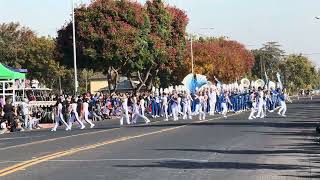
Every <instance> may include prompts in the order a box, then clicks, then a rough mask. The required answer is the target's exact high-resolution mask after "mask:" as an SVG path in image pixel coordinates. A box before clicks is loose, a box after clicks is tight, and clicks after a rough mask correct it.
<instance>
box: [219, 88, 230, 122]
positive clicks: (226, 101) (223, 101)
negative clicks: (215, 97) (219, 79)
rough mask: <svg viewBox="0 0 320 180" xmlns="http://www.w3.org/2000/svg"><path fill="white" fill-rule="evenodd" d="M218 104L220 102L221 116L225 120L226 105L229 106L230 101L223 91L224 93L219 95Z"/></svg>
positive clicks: (226, 93) (227, 94)
mask: <svg viewBox="0 0 320 180" xmlns="http://www.w3.org/2000/svg"><path fill="white" fill-rule="evenodd" d="M220 102H221V107H222V113H221V114H222V115H223V117H224V118H227V113H228V106H227V104H230V105H232V104H231V102H230V99H229V93H228V92H227V91H225V92H224V93H221V95H220Z"/></svg>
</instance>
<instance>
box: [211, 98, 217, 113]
mask: <svg viewBox="0 0 320 180" xmlns="http://www.w3.org/2000/svg"><path fill="white" fill-rule="evenodd" d="M215 111H216V101H210V115H214V113H215Z"/></svg>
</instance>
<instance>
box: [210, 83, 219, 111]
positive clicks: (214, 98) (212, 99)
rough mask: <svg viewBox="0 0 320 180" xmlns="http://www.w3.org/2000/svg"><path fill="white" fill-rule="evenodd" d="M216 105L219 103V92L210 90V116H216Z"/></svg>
mask: <svg viewBox="0 0 320 180" xmlns="http://www.w3.org/2000/svg"><path fill="white" fill-rule="evenodd" d="M216 103H217V92H216V90H215V89H214V88H211V89H210V93H209V105H210V115H212V116H213V115H214V113H215V110H216Z"/></svg>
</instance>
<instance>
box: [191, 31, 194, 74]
mask: <svg viewBox="0 0 320 180" xmlns="http://www.w3.org/2000/svg"><path fill="white" fill-rule="evenodd" d="M190 41H191V43H190V49H191V65H192V74H194V62H193V39H192V35H191V40H190Z"/></svg>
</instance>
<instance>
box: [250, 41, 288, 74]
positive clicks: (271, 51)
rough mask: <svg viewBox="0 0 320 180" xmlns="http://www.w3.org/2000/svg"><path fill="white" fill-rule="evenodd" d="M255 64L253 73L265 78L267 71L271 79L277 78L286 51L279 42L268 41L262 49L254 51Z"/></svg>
mask: <svg viewBox="0 0 320 180" xmlns="http://www.w3.org/2000/svg"><path fill="white" fill-rule="evenodd" d="M252 53H253V55H254V58H255V64H254V66H253V68H252V75H253V76H256V77H258V78H262V79H265V73H266V74H267V76H268V77H269V79H271V80H276V73H277V72H278V71H279V65H280V64H281V60H282V59H283V57H284V54H285V52H284V51H283V50H282V49H281V46H280V45H279V43H277V42H267V43H266V44H264V45H263V47H262V48H261V49H256V50H253V51H252Z"/></svg>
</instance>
